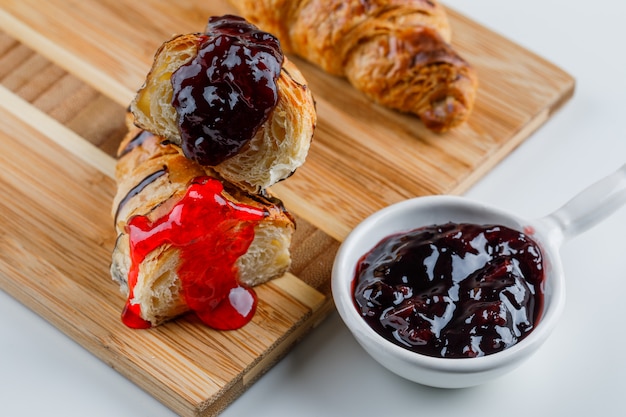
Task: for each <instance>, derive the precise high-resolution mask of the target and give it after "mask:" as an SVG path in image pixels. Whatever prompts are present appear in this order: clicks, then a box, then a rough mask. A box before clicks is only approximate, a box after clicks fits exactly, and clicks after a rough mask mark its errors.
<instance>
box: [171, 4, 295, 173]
mask: <svg viewBox="0 0 626 417" xmlns="http://www.w3.org/2000/svg"><path fill="white" fill-rule="evenodd" d="M282 63H283V54H282V51H281V49H280V44H279V42H278V39H276V38H275V37H274V36H272V35H270V34H269V33H266V32H262V31H260V30H258V29H257V28H256V27H255V26H253V25H251V24H250V23H248V22H246V21H245V20H244V19H242V18H240V17H236V16H231V15H226V16H223V17H213V18H211V19H210V20H209V23H208V25H207V31H206V34H205V35H204V36H202V37H201V43H200V45H199V47H198V54H197V56H196V57H194V58H193V59H192V60H191V61H190V62H188V63H187V64H185V65H183V66H181V67H180V68H179V69H178V70H177V71H175V72H174V74H172V77H171V82H172V87H173V89H174V94H173V97H172V104H173V106H174V107H175V108H176V111H177V113H178V125H179V130H180V134H181V137H182V144H181V147H182V149H183V152H184V154H185V156H187V157H188V158H190V159H194V160H196V161H197V162H199V163H200V164H202V165H210V166H215V165H217V164H219V163H220V162H222V161H224V160H226V159H227V158H229V157H231V156H233V155H235V154H236V153H237V152H239V150H240V149H241V148H242V147H243V146H244V145H245V144H246V143H247V142H248V141H249V140H250V139H252V138H253V137H254V135H255V134H256V132H257V130H258V129H259V127H260V126H261V125H262V124H263V123H264V122H265V121H266V120H267V118H268V117H269V115H270V113H271V112H272V110H273V109H274V107H275V106H276V104H277V103H278V87H277V84H276V82H277V80H278V77H279V75H280V69H281V67H282Z"/></svg>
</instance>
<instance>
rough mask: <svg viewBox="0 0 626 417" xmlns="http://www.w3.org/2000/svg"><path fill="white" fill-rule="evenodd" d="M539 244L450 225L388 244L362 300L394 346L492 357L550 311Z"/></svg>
mask: <svg viewBox="0 0 626 417" xmlns="http://www.w3.org/2000/svg"><path fill="white" fill-rule="evenodd" d="M543 280H544V271H543V264H542V255H541V251H540V250H539V247H538V246H537V245H536V243H535V242H534V241H532V240H531V239H530V238H529V237H528V236H526V235H525V234H523V233H520V232H518V231H515V230H512V229H509V228H507V227H504V226H496V225H487V226H479V225H471V224H455V223H447V224H445V225H438V226H428V227H424V228H419V229H415V230H413V231H410V232H408V233H406V234H397V235H392V236H389V237H387V238H385V239H383V240H382V241H381V242H380V243H379V244H378V245H377V246H376V247H374V249H372V250H371V251H370V252H369V253H367V254H366V255H364V256H363V257H362V258H361V260H360V261H359V263H358V265H357V271H356V278H355V281H354V297H355V303H356V306H357V309H358V310H359V312H360V313H361V315H362V316H363V318H364V319H365V320H366V321H367V323H368V324H369V325H370V326H371V327H372V328H373V329H374V330H375V331H376V332H378V333H379V334H381V335H382V336H384V337H385V338H386V339H388V340H390V341H391V342H393V343H395V344H397V345H399V346H402V347H405V348H407V349H410V350H413V351H416V352H419V353H422V354H425V355H429V356H435V357H446V358H463V357H475V356H484V355H488V354H491V353H495V352H498V351H501V350H504V349H506V348H508V347H510V346H512V345H514V344H515V343H517V342H518V341H520V340H521V339H523V338H524V337H525V336H526V335H527V334H528V333H529V332H530V331H532V329H533V328H534V326H535V325H536V322H537V320H538V317H539V316H540V314H541V311H542V308H543V293H542V283H543Z"/></svg>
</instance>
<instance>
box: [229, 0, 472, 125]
mask: <svg viewBox="0 0 626 417" xmlns="http://www.w3.org/2000/svg"><path fill="white" fill-rule="evenodd" d="M230 1H231V3H232V4H233V5H234V6H235V7H236V8H237V9H238V10H239V12H240V13H241V14H242V15H243V16H245V17H246V18H247V19H248V20H250V21H251V22H252V23H254V24H256V25H258V26H259V27H260V28H262V29H263V30H266V31H268V32H270V33H273V34H275V35H276V36H277V37H278V38H279V39H280V41H281V45H282V47H283V49H284V50H285V51H286V52H292V53H295V54H297V55H300V56H301V57H303V58H305V59H307V60H309V61H311V62H312V63H314V64H316V65H318V66H319V67H321V68H322V69H323V70H325V71H327V72H329V73H331V74H334V75H340V76H345V77H347V79H348V80H349V81H350V83H351V84H352V85H354V86H355V87H356V88H357V89H359V90H360V91H362V92H364V93H365V94H366V95H367V96H368V97H369V98H370V99H372V100H374V101H376V102H378V103H380V104H382V105H384V106H387V107H390V108H393V109H396V110H400V111H403V112H408V113H414V114H416V115H417V116H419V117H420V119H421V120H422V121H423V122H424V124H425V125H426V126H427V127H428V128H429V129H431V130H433V131H436V132H443V131H446V130H449V129H450V128H453V127H455V126H458V125H459V124H461V123H463V122H464V121H465V120H467V118H468V117H469V114H470V113H471V111H472V108H473V106H474V100H475V95H476V89H477V85H478V82H477V77H476V74H475V72H474V70H473V68H472V67H471V66H470V65H469V64H468V63H467V62H466V61H465V60H464V59H462V58H461V57H460V56H459V55H458V54H457V53H456V52H455V51H454V50H453V49H452V47H451V46H450V44H449V41H450V28H449V25H448V20H447V16H446V13H445V10H444V8H443V7H442V6H441V5H440V4H439V3H438V2H437V1H436V0H386V1H383V0H368V1H362V0H348V1H345V0H299V1H298V0H296V1H288V0H230Z"/></svg>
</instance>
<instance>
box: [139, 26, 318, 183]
mask: <svg viewBox="0 0 626 417" xmlns="http://www.w3.org/2000/svg"><path fill="white" fill-rule="evenodd" d="M240 32H243V33H244V34H245V35H246V36H247V37H245V38H244V39H243V40H241V43H244V44H245V45H246V46H248V45H249V44H250V43H253V42H256V43H254V44H253V46H252V47H248V49H249V50H250V51H251V52H250V51H247V52H245V53H244V52H241V51H240V49H237V48H240V46H239V45H238V44H236V43H235V44H233V45H231V46H230V49H228V50H226V51H220V52H223V54H222V55H220V56H218V57H216V58H214V57H211V59H215V61H217V62H220V63H223V65H221V66H219V65H212V64H211V63H210V62H204V63H202V60H203V59H205V58H204V57H205V56H206V55H208V54H207V53H206V49H208V47H209V46H210V47H212V48H214V49H218V47H216V46H215V45H216V44H218V43H220V42H221V43H220V45H223V44H225V43H226V40H228V39H230V38H233V37H235V36H237V37H239V36H241V35H240ZM224 38H226V40H224ZM250 38H252V39H250ZM256 38H259V39H261V41H259V40H258V39H256ZM274 41H275V42H274ZM206 45H208V46H206ZM277 48H279V46H278V41H277V40H275V38H274V37H273V36H271V35H269V34H267V33H263V32H260V31H258V30H257V29H256V28H254V27H252V26H251V25H250V24H249V23H248V22H245V21H244V20H243V19H241V18H238V17H236V16H223V17H214V18H211V19H210V20H209V24H208V26H207V28H206V31H205V33H193V34H187V35H179V36H175V37H174V38H172V39H171V40H169V41H167V42H165V43H164V44H163V45H162V46H161V47H160V48H159V50H158V51H157V53H156V55H155V58H154V63H153V66H152V68H151V69H150V72H149V73H148V76H147V77H146V81H145V83H144V85H143V86H142V87H141V88H140V90H139V91H138V93H137V95H136V97H135V99H134V100H133V101H132V103H131V105H130V110H131V112H132V113H133V114H134V116H135V123H136V124H137V125H138V126H139V127H141V128H143V129H145V130H148V131H150V132H153V133H155V134H157V135H159V136H162V137H164V138H166V139H168V140H170V141H171V142H173V143H175V144H177V145H179V146H181V148H182V149H183V152H184V153H185V155H186V156H187V157H188V158H190V159H194V160H195V161H196V162H198V163H200V164H201V165H206V166H211V167H212V168H213V169H214V170H215V172H217V173H218V174H219V175H220V176H221V177H223V178H224V179H226V180H227V181H229V182H231V183H233V184H236V185H238V186H239V187H241V188H244V189H246V190H248V191H250V192H259V191H261V190H263V189H265V188H267V187H270V186H271V185H273V184H275V183H276V182H278V181H281V180H283V179H285V178H287V177H289V176H290V175H291V174H292V173H293V172H294V171H295V170H296V169H297V168H298V167H300V166H301V165H302V164H303V163H304V161H305V159H306V156H307V154H308V151H309V147H310V144H311V140H312V137H313V132H314V130H315V124H316V112H315V102H314V99H313V95H312V94H311V91H310V90H309V88H308V87H307V84H306V80H305V79H304V77H303V76H302V74H301V73H300V71H299V70H298V68H297V67H296V66H295V65H294V64H293V63H291V62H290V61H289V60H288V59H287V58H285V57H284V56H282V51H280V52H277V51H276V49H277ZM257 49H258V51H257ZM233 50H234V51H235V52H232V51H233ZM246 54H248V55H251V58H246V56H245V55H246ZM255 54H256V55H255ZM273 55H277V56H273ZM274 58H276V61H277V63H276V65H277V68H274V71H275V73H274V74H271V75H273V76H275V78H276V80H275V86H273V87H274V90H275V91H270V90H271V88H270V87H271V86H269V84H272V83H273V82H274V81H273V80H267V79H268V78H271V76H268V75H267V74H266V73H267V72H268V71H266V69H267V67H271V65H272V63H273V61H274V60H275V59H274ZM248 61H252V62H253V63H254V64H249V63H248ZM233 62H236V63H237V64H232V63H233ZM248 65H252V69H250V68H248ZM203 66H204V69H203V70H202V71H201V70H200V68H202V67H203ZM238 66H245V68H244V69H241V70H239V68H238ZM203 71H204V72H207V73H208V72H210V73H211V75H210V77H212V78H211V79H206V80H202V79H200V80H199V81H198V80H194V79H193V77H191V76H190V75H189V74H190V73H192V74H193V75H194V76H195V77H196V78H198V76H196V75H195V74H196V73H197V72H199V73H203ZM237 71H240V72H242V73H244V74H245V76H242V77H241V78H242V80H239V79H238V78H237V77H238V75H237ZM250 72H251V74H252V75H253V76H254V77H257V78H260V79H261V81H263V82H266V83H267V84H268V85H260V86H257V88H256V92H255V93H254V94H251V93H250V91H248V90H252V88H251V87H250V86H249V83H251V81H250V80H249V79H247V78H246V77H248V76H249V73H250ZM233 74H234V75H233ZM177 77H178V78H177ZM185 77H186V78H185ZM181 78H182V81H181ZM248 78H249V77H248ZM188 80H192V81H194V82H196V83H198V84H199V85H200V88H197V94H198V95H197V96H196V97H194V96H193V90H192V87H193V86H191V85H190V83H189V82H188ZM185 82H186V84H185ZM207 85H210V88H211V90H206V89H204V87H205V86H207ZM213 86H217V87H213ZM259 90H261V91H266V90H267V91H268V92H269V96H271V97H270V99H275V102H273V103H272V104H273V106H265V104H266V103H265V102H264V101H263V100H264V97H263V96H262V95H261V98H258V96H259V93H258V91H259ZM188 91H191V92H192V93H188ZM233 97H236V99H233ZM239 97H240V98H239ZM270 99H268V100H270ZM176 100H178V102H179V105H178V108H177V107H175V105H174V103H175V102H176ZM231 102H234V104H232V103H231ZM216 103H217V104H216ZM263 106H265V107H266V109H265V110H266V112H265V113H260V112H259V111H257V109H256V107H262V108H263ZM203 107H204V109H203ZM207 107H208V108H207ZM190 108H191V109H192V110H193V111H190V110H189V109H190ZM201 111H204V113H202V112H201ZM256 117H258V119H255V118H256ZM253 122H255V123H253ZM257 122H259V123H257ZM185 123H187V125H185ZM189 123H195V126H192V128H194V129H195V130H193V131H191V133H190V134H189V135H188V136H189V137H188V138H185V137H183V134H184V133H185V131H186V129H187V127H188V125H189ZM250 124H252V125H254V126H252V128H249V126H248V125H250ZM257 125H258V126H257ZM254 128H257V130H254Z"/></svg>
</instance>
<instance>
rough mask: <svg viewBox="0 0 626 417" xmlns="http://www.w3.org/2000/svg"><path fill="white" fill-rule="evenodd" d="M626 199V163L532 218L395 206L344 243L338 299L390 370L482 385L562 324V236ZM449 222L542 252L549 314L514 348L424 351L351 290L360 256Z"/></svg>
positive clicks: (450, 200)
mask: <svg viewBox="0 0 626 417" xmlns="http://www.w3.org/2000/svg"><path fill="white" fill-rule="evenodd" d="M624 202H626V165H625V166H624V167H622V168H621V169H620V170H619V171H617V172H616V173H614V174H613V175H611V176H609V177H607V178H605V179H603V180H601V181H599V182H597V183H596V184H594V185H592V186H591V187H589V188H588V189H586V190H585V191H583V192H582V193H580V194H579V195H577V196H576V197H575V198H573V199H572V200H570V202H569V203H568V204H566V205H565V206H563V207H562V208H561V209H559V210H557V211H556V212H554V213H552V214H550V215H548V216H546V217H544V218H541V219H538V220H534V221H527V220H524V219H522V218H520V217H517V216H515V215H512V214H509V213H507V212H504V211H502V210H499V209H497V208H495V207H491V206H487V205H485V204H481V203H478V202H475V201H471V200H468V199H466V198H462V197H453V196H429V197H420V198H414V199H410V200H406V201H403V202H400V203H397V204H394V205H391V206H389V207H386V208H384V209H382V210H380V211H378V212H376V213H374V214H373V215H371V216H370V217H368V218H367V219H365V220H364V221H363V222H361V223H360V224H359V225H358V226H357V227H356V228H355V229H354V230H353V231H352V232H351V233H350V234H349V236H348V237H347V238H346V239H345V241H344V242H343V243H342V245H341V247H340V248H339V251H338V253H337V256H336V258H335V262H334V265H333V271H332V293H333V297H334V300H335V305H336V307H337V310H338V312H339V314H340V316H341V318H342V319H343V321H344V322H345V324H346V325H347V327H348V328H349V329H350V331H351V332H352V334H353V335H354V337H355V338H356V340H357V341H358V342H359V344H360V345H361V346H362V347H363V348H364V349H365V350H366V351H367V352H368V353H369V354H370V355H371V356H372V357H373V358H374V359H375V360H377V361H378V362H380V363H381V364H382V365H383V366H385V367H386V368H388V369H389V370H390V371H392V372H394V373H396V374H398V375H400V376H402V377H404V378H407V379H409V380H411V381H415V382H418V383H421V384H425V385H429V386H434V387H441V388H461V387H469V386H473V385H478V384H482V383H484V382H486V381H488V380H491V379H493V378H495V377H498V376H501V375H503V374H505V373H507V372H509V371H511V370H512V369H514V368H516V367H517V366H519V365H520V364H521V363H522V362H524V361H525V360H526V359H528V358H529V357H530V356H531V355H532V354H533V353H534V352H535V351H536V350H537V349H538V348H539V346H541V344H542V343H543V342H544V341H545V340H546V339H547V338H548V336H549V335H550V333H551V332H552V330H553V329H554V327H555V326H556V324H557V321H558V319H559V316H560V314H561V312H562V310H563V307H564V302H565V290H564V277H563V269H562V266H561V260H560V256H559V249H560V246H561V244H562V242H563V241H564V240H565V239H566V238H569V237H572V236H574V235H576V234H578V233H580V232H582V231H584V230H586V229H587V228H589V227H591V226H592V225H594V224H596V223H597V222H599V221H600V220H602V219H603V218H604V217H606V216H607V215H608V214H610V213H612V212H613V211H615V210H616V209H617V208H618V207H620V206H621V205H622V204H623V203H624ZM447 222H456V223H473V224H500V225H503V226H508V227H510V228H512V229H516V230H518V231H521V232H524V233H526V234H528V235H530V236H531V237H532V238H533V239H534V240H535V242H537V243H538V244H539V245H540V247H541V249H542V251H543V256H544V266H545V268H546V280H545V287H544V297H545V299H544V303H545V304H544V309H543V313H542V315H541V317H540V319H539V322H538V324H537V325H536V327H535V328H534V329H533V331H532V332H531V333H530V334H528V335H527V336H526V337H525V338H524V339H522V340H521V341H520V342H518V343H517V344H515V345H513V346H511V347H509V348H508V349H505V350H503V351H501V352H497V353H493V354H489V355H485V356H481V357H476V358H463V359H458V358H457V359H450V358H438V357H431V356H426V355H422V354H419V353H415V352H413V351H410V350H407V349H405V348H402V347H400V346H398V345H396V344H394V343H392V342H390V341H388V340H386V339H385V338H384V337H382V336H380V335H379V334H378V333H376V332H375V331H374V330H373V329H372V328H371V327H370V326H369V325H368V324H367V323H366V321H365V320H364V319H363V318H362V317H361V316H360V314H359V313H358V311H357V309H356V307H355V304H354V301H353V295H352V291H351V288H352V281H353V279H354V274H355V270H356V265H357V262H358V260H359V258H361V256H363V255H364V254H366V253H367V252H369V251H370V250H371V249H372V248H373V247H374V246H375V245H376V244H377V243H379V242H380V240H381V239H383V238H385V237H387V236H389V235H391V234H394V233H398V232H403V231H409V230H412V229H415V228H418V227H421V226H427V225H433V224H443V223H447Z"/></svg>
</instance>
